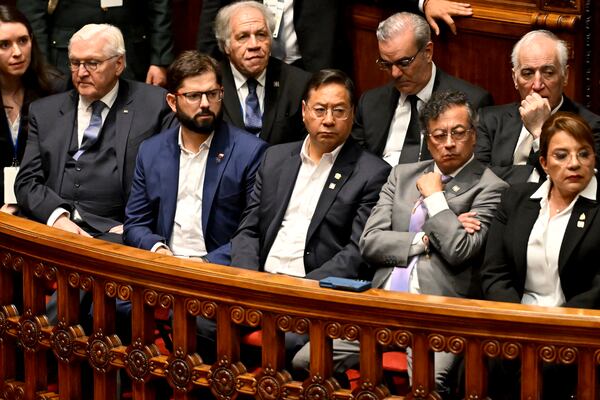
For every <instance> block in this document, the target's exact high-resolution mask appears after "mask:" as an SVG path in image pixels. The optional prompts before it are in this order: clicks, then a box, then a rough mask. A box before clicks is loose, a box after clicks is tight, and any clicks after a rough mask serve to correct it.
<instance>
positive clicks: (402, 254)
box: [360, 168, 415, 267]
mask: <svg viewBox="0 0 600 400" xmlns="http://www.w3.org/2000/svg"><path fill="white" fill-rule="evenodd" d="M397 188H398V168H394V170H392V173H391V174H390V175H389V178H388V181H387V182H386V184H385V185H383V188H382V189H381V194H380V195H379V201H378V202H377V205H376V206H375V207H374V208H373V212H372V213H371V216H370V217H369V219H368V220H367V223H366V225H365V230H364V232H363V234H362V237H361V239H360V250H361V252H362V255H363V257H364V258H365V260H366V261H367V262H369V263H371V264H372V265H374V266H376V267H377V266H381V267H395V266H406V265H408V258H409V255H408V254H409V250H410V246H411V245H412V242H413V239H414V237H415V232H408V231H403V232H400V231H396V230H393V229H392V212H393V209H394V197H395V194H396V189H397Z"/></svg>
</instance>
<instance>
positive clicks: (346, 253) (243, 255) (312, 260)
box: [231, 138, 390, 279]
mask: <svg viewBox="0 0 600 400" xmlns="http://www.w3.org/2000/svg"><path fill="white" fill-rule="evenodd" d="M302 143H303V142H296V143H288V144H283V145H279V146H273V147H270V148H269V149H267V152H266V153H265V157H264V159H263V161H262V164H261V166H260V168H259V170H258V173H257V175H256V182H255V186H254V193H253V194H252V197H251V199H250V204H249V206H248V208H247V209H246V211H245V212H244V218H243V220H242V223H241V225H240V228H239V229H238V231H237V233H236V234H235V236H234V238H233V239H232V242H231V243H232V249H231V264H232V265H233V266H236V267H243V268H248V269H256V270H261V271H262V270H263V267H264V264H265V261H266V259H267V256H268V254H269V251H270V250H271V246H272V245H273V242H274V241H275V237H276V236H277V233H278V232H279V228H280V226H281V222H282V221H283V217H284V215H285V212H286V210H287V207H288V203H289V201H290V197H291V195H292V191H293V190H294V185H295V182H296V177H297V175H298V171H299V170H300V164H301V161H300V149H301V146H302ZM389 171H390V166H389V165H388V164H387V163H385V162H384V161H382V160H381V159H379V158H377V157H374V156H373V155H372V154H369V153H367V152H365V151H364V150H362V149H361V148H360V147H359V146H358V145H357V144H356V143H355V142H354V141H353V140H352V139H351V138H349V139H348V140H347V141H346V144H345V145H344V147H343V148H342V149H341V151H340V153H339V155H338V157H337V159H336V161H335V163H334V165H333V168H332V169H331V172H330V174H329V177H328V179H327V181H326V184H325V187H324V188H323V192H322V193H321V197H320V198H319V202H318V203H317V207H316V210H315V213H314V215H313V217H312V219H311V222H310V226H309V228H308V233H307V237H306V243H305V247H304V267H305V270H306V277H307V278H309V279H322V278H325V277H328V276H338V277H348V278H356V277H358V276H360V274H361V273H362V272H363V271H365V270H366V268H364V267H366V264H365V263H364V261H363V259H362V257H361V255H360V252H359V250H358V241H359V238H360V235H361V234H362V231H363V228H364V225H365V222H366V221H367V218H368V217H369V214H370V212H371V208H372V207H373V206H374V205H375V203H376V202H377V198H378V196H379V190H380V189H381V186H382V185H383V183H384V182H385V180H386V178H387V176H388V174H389ZM337 174H339V175H340V178H339V179H336V178H335V176H336V175H337ZM331 183H335V187H334V188H333V189H332V188H330V184H331Z"/></svg>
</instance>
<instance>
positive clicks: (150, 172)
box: [123, 122, 267, 265]
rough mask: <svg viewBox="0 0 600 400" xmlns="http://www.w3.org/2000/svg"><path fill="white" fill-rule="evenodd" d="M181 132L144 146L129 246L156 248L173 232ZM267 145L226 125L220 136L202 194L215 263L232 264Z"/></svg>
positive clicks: (129, 214)
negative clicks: (233, 248) (235, 238)
mask: <svg viewBox="0 0 600 400" xmlns="http://www.w3.org/2000/svg"><path fill="white" fill-rule="evenodd" d="M178 135H179V128H178V127H176V128H172V129H169V130H167V131H165V132H163V133H161V134H159V135H157V136H155V137H152V138H151V139H149V140H147V141H145V142H144V143H142V145H141V146H140V150H139V153H138V157H137V161H136V168H135V173H134V176H133V183H132V186H131V194H130V197H129V201H128V203H127V207H126V210H125V214H126V219H125V230H124V236H123V238H124V242H125V243H126V244H129V245H131V246H135V247H139V248H142V249H147V250H149V249H151V248H152V247H153V246H154V245H155V244H156V243H157V242H162V243H167V242H168V240H169V239H170V237H171V234H172V233H173V224H174V220H175V209H176V207H177V188H178V183H179V155H180V148H179V144H178ZM266 148H267V143H266V142H264V141H263V140H261V139H258V138H256V137H255V136H253V135H251V134H248V133H246V132H245V131H242V130H240V129H238V128H235V127H234V126H232V125H229V124H228V123H226V122H222V123H221V124H220V127H219V128H218V129H217V131H216V132H215V134H214V137H213V140H212V143H211V146H210V150H209V152H208V160H207V162H206V173H205V177H204V184H203V189H202V190H203V194H202V199H203V200H202V221H199V223H202V231H203V232H204V242H205V244H206V249H207V250H208V255H207V256H206V257H207V259H208V260H209V261H210V262H213V263H217V264H224V265H229V263H230V255H229V253H230V245H229V240H230V239H231V237H232V236H233V234H234V232H235V230H236V229H237V227H238V225H239V222H240V219H241V215H242V212H243V211H244V209H245V208H246V204H247V203H248V200H249V198H250V195H251V193H252V190H253V187H254V175H255V174H256V170H257V169H258V166H259V164H260V160H261V159H262V155H263V152H264V151H265V149H266Z"/></svg>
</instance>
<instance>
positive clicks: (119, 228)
mask: <svg viewBox="0 0 600 400" xmlns="http://www.w3.org/2000/svg"><path fill="white" fill-rule="evenodd" d="M109 232H110V233H116V234H118V235H122V234H123V224H121V225H117V226H113V227H112V228H110V230H109Z"/></svg>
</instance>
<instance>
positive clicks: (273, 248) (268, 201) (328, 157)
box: [231, 70, 390, 359]
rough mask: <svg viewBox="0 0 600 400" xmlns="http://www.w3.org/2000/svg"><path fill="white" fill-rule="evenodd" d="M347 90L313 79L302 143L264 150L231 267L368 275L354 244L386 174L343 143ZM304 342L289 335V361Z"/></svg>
mask: <svg viewBox="0 0 600 400" xmlns="http://www.w3.org/2000/svg"><path fill="white" fill-rule="evenodd" d="M353 90H354V85H353V84H352V81H351V80H350V79H349V78H348V77H347V76H346V75H345V74H344V73H343V72H341V71H338V70H322V71H320V72H317V73H316V74H315V75H313V77H312V78H311V80H310V81H309V83H308V85H307V89H306V92H305V94H304V96H303V101H302V115H303V117H304V122H305V125H306V129H307V130H308V137H307V138H306V139H305V140H304V141H301V142H296V143H288V144H282V145H278V146H272V147H270V148H269V149H267V151H266V153H265V157H264V159H263V161H262V164H261V166H260V168H259V170H258V173H257V174H256V183H255V187H254V193H253V194H252V197H251V200H250V205H249V206H248V208H247V209H246V211H245V214H244V218H243V220H242V223H241V224H240V228H239V229H238V231H237V233H236V235H235V236H234V238H233V239H232V242H231V243H232V248H231V264H232V265H233V266H236V267H242V268H249V269H255V270H259V271H266V272H270V273H280V274H286V275H292V276H298V277H304V278H307V279H322V278H325V277H328V276H337V277H346V278H357V277H361V276H364V274H365V273H366V272H367V271H366V264H365V263H364V261H363V260H362V257H361V255H360V252H359V250H358V239H359V237H360V235H361V233H362V229H363V226H364V223H365V221H366V220H367V218H368V216H369V213H370V212H371V207H373V205H374V204H375V202H376V201H377V197H378V194H379V189H380V188H381V185H382V184H383V182H385V179H386V177H387V174H388V172H389V170H390V167H389V165H387V164H386V163H384V162H383V161H382V160H381V159H379V158H377V157H375V156H373V155H372V154H369V153H368V152H366V151H364V150H363V149H361V148H360V146H358V145H357V144H356V143H355V141H354V140H353V139H352V138H350V137H349V136H350V130H351V126H352V117H353V107H354V101H353ZM306 340H307V338H306V337H305V336H303V337H301V338H294V336H293V335H289V334H288V335H287V336H286V347H287V349H288V356H291V355H292V353H295V352H296V351H297V350H298V348H299V346H301V345H303V344H304V343H305V342H306ZM289 359H291V358H289Z"/></svg>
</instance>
